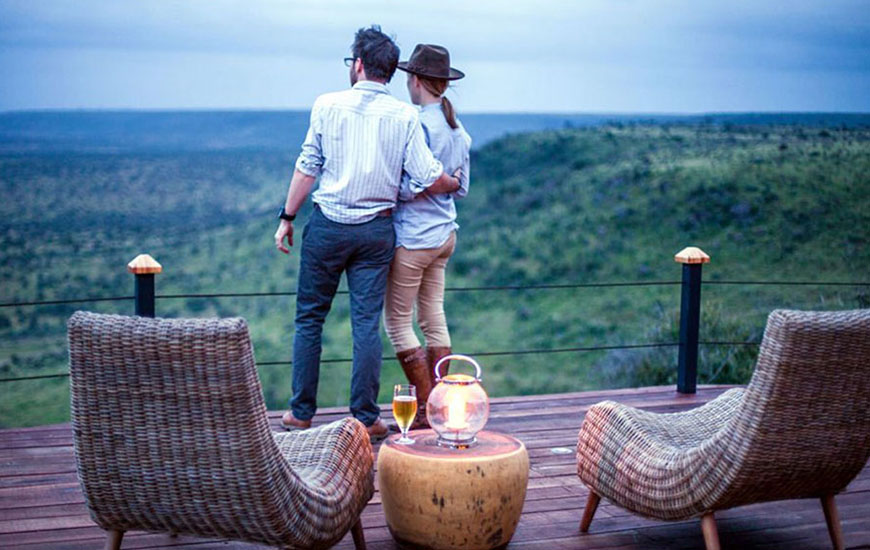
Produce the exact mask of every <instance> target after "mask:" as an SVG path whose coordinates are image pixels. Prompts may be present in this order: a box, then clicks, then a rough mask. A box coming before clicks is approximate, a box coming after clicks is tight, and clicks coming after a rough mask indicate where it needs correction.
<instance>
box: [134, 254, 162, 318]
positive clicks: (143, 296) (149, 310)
mask: <svg viewBox="0 0 870 550" xmlns="http://www.w3.org/2000/svg"><path fill="white" fill-rule="evenodd" d="M127 271H129V272H130V273H132V274H133V275H135V276H136V282H135V287H134V296H135V302H136V315H138V316H140V317H154V274H156V273H160V272H161V271H163V266H161V265H160V264H159V263H157V260H155V259H154V258H152V257H151V256H149V255H148V254H139V255H138V256H136V257H135V258H133V260H132V261H131V262H130V263H129V264H127Z"/></svg>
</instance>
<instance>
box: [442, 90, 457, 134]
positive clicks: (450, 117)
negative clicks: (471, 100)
mask: <svg viewBox="0 0 870 550" xmlns="http://www.w3.org/2000/svg"><path fill="white" fill-rule="evenodd" d="M441 110H442V111H444V118H446V119H447V124H449V125H450V127H451V128H453V129H454V130H455V129H457V128H459V124H458V123H457V122H456V111H455V110H454V109H453V104H452V103H450V100H449V99H447V98H446V97H445V96H441Z"/></svg>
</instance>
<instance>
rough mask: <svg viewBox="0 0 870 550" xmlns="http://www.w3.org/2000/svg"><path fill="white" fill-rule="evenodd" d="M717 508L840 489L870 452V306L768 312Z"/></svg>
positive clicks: (735, 425)
mask: <svg viewBox="0 0 870 550" xmlns="http://www.w3.org/2000/svg"><path fill="white" fill-rule="evenodd" d="M729 429H730V432H729V433H730V437H729V439H730V445H729V447H730V450H731V452H730V453H728V456H730V458H731V460H732V461H733V463H734V464H735V465H736V466H737V468H736V470H735V476H734V478H733V481H732V483H733V484H732V486H731V489H730V490H729V491H728V494H727V496H726V497H725V498H724V499H723V501H721V502H720V503H719V506H721V507H728V506H736V505H739V504H744V503H749V502H757V501H760V500H779V499H787V498H798V497H810V496H821V495H825V494H832V493H836V492H838V491H841V490H842V489H843V488H845V487H846V485H847V484H848V483H849V481H850V480H851V479H853V478H854V477H855V476H856V475H857V474H858V472H860V470H861V469H862V468H863V466H864V464H865V463H866V462H867V459H868V456H870V310H856V311H837V312H813V311H789V310H776V311H774V312H772V313H771V314H770V316H769V317H768V321H767V327H766V329H765V333H764V338H763V341H762V344H761V348H760V351H759V356H758V362H757V365H756V368H755V372H754V374H753V377H752V380H751V382H750V383H749V386H748V387H747V389H746V393H745V396H744V400H743V404H742V410H741V411H740V414H739V415H738V416H737V418H735V419H734V420H733V421H732V424H731V426H730V428H729Z"/></svg>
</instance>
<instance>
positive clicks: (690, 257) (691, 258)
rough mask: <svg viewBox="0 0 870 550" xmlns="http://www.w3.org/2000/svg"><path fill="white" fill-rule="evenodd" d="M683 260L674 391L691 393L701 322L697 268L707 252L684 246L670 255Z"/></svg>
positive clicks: (703, 260) (708, 260) (694, 382)
mask: <svg viewBox="0 0 870 550" xmlns="http://www.w3.org/2000/svg"><path fill="white" fill-rule="evenodd" d="M674 260H676V261H677V262H678V263H681V264H683V283H682V287H681V288H682V292H681V298H680V355H679V366H678V367H677V391H678V392H680V393H695V388H696V386H697V384H698V334H699V332H700V325H701V269H702V267H703V266H704V264H706V263H709V262H710V256H708V255H707V254H706V253H704V251H703V250H701V249H700V248H695V247H692V246H690V247H688V248H684V249H683V250H681V251H680V252H678V253H677V254H676V256H674Z"/></svg>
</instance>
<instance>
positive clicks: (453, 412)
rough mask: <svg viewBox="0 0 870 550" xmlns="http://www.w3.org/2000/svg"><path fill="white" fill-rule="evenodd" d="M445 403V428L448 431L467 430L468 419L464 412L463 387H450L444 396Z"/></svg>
mask: <svg viewBox="0 0 870 550" xmlns="http://www.w3.org/2000/svg"><path fill="white" fill-rule="evenodd" d="M444 400H445V401H447V423H446V424H445V426H444V427H445V428H447V429H449V430H464V429H466V428H468V418H467V415H466V410H465V388H464V387H463V386H456V387H451V388H450V389H449V390H447V395H445V396H444Z"/></svg>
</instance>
